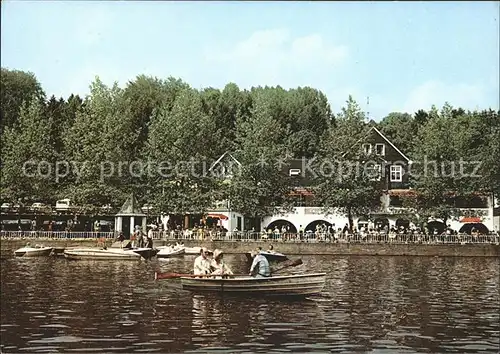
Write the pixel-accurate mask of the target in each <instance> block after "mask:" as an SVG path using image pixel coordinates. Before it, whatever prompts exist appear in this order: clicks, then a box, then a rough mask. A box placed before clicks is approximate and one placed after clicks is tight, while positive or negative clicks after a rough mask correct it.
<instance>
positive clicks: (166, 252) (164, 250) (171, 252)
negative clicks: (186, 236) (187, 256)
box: [156, 246, 186, 258]
mask: <svg viewBox="0 0 500 354" xmlns="http://www.w3.org/2000/svg"><path fill="white" fill-rule="evenodd" d="M157 249H158V253H157V254H156V257H158V258H168V257H175V256H181V255H183V254H184V253H185V252H186V251H185V249H184V247H172V246H162V247H157Z"/></svg>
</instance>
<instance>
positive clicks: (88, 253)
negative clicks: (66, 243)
mask: <svg viewBox="0 0 500 354" xmlns="http://www.w3.org/2000/svg"><path fill="white" fill-rule="evenodd" d="M156 252H157V250H153V249H151V248H135V249H126V248H97V247H93V248H92V247H89V248H72V249H66V250H64V257H66V258H67V259H74V260H78V259H128V260H134V259H135V260H137V259H141V257H143V258H151V254H152V253H154V254H156Z"/></svg>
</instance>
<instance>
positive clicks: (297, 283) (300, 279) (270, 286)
mask: <svg viewBox="0 0 500 354" xmlns="http://www.w3.org/2000/svg"><path fill="white" fill-rule="evenodd" d="M325 279H326V273H312V274H296V275H282V276H272V277H268V278H253V277H250V276H235V277H232V278H226V279H221V278H212V277H203V278H194V277H182V278H181V284H182V288H183V289H185V290H191V291H195V292H218V293H224V294H238V295H247V296H307V295H314V294H319V293H321V291H322V290H323V288H324V287H325Z"/></svg>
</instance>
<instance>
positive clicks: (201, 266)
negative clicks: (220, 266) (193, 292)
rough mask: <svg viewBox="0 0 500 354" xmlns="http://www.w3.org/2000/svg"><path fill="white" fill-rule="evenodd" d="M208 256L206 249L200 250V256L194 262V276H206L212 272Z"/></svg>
mask: <svg viewBox="0 0 500 354" xmlns="http://www.w3.org/2000/svg"><path fill="white" fill-rule="evenodd" d="M209 255H210V252H209V251H208V250H207V249H206V248H204V247H202V248H201V249H200V255H199V256H198V257H196V259H195V260H194V275H207V274H210V273H211V272H212V271H211V269H210V259H209Z"/></svg>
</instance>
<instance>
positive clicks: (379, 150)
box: [375, 144, 385, 156]
mask: <svg viewBox="0 0 500 354" xmlns="http://www.w3.org/2000/svg"><path fill="white" fill-rule="evenodd" d="M375 153H376V154H377V155H379V156H384V155H385V144H376V145H375Z"/></svg>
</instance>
